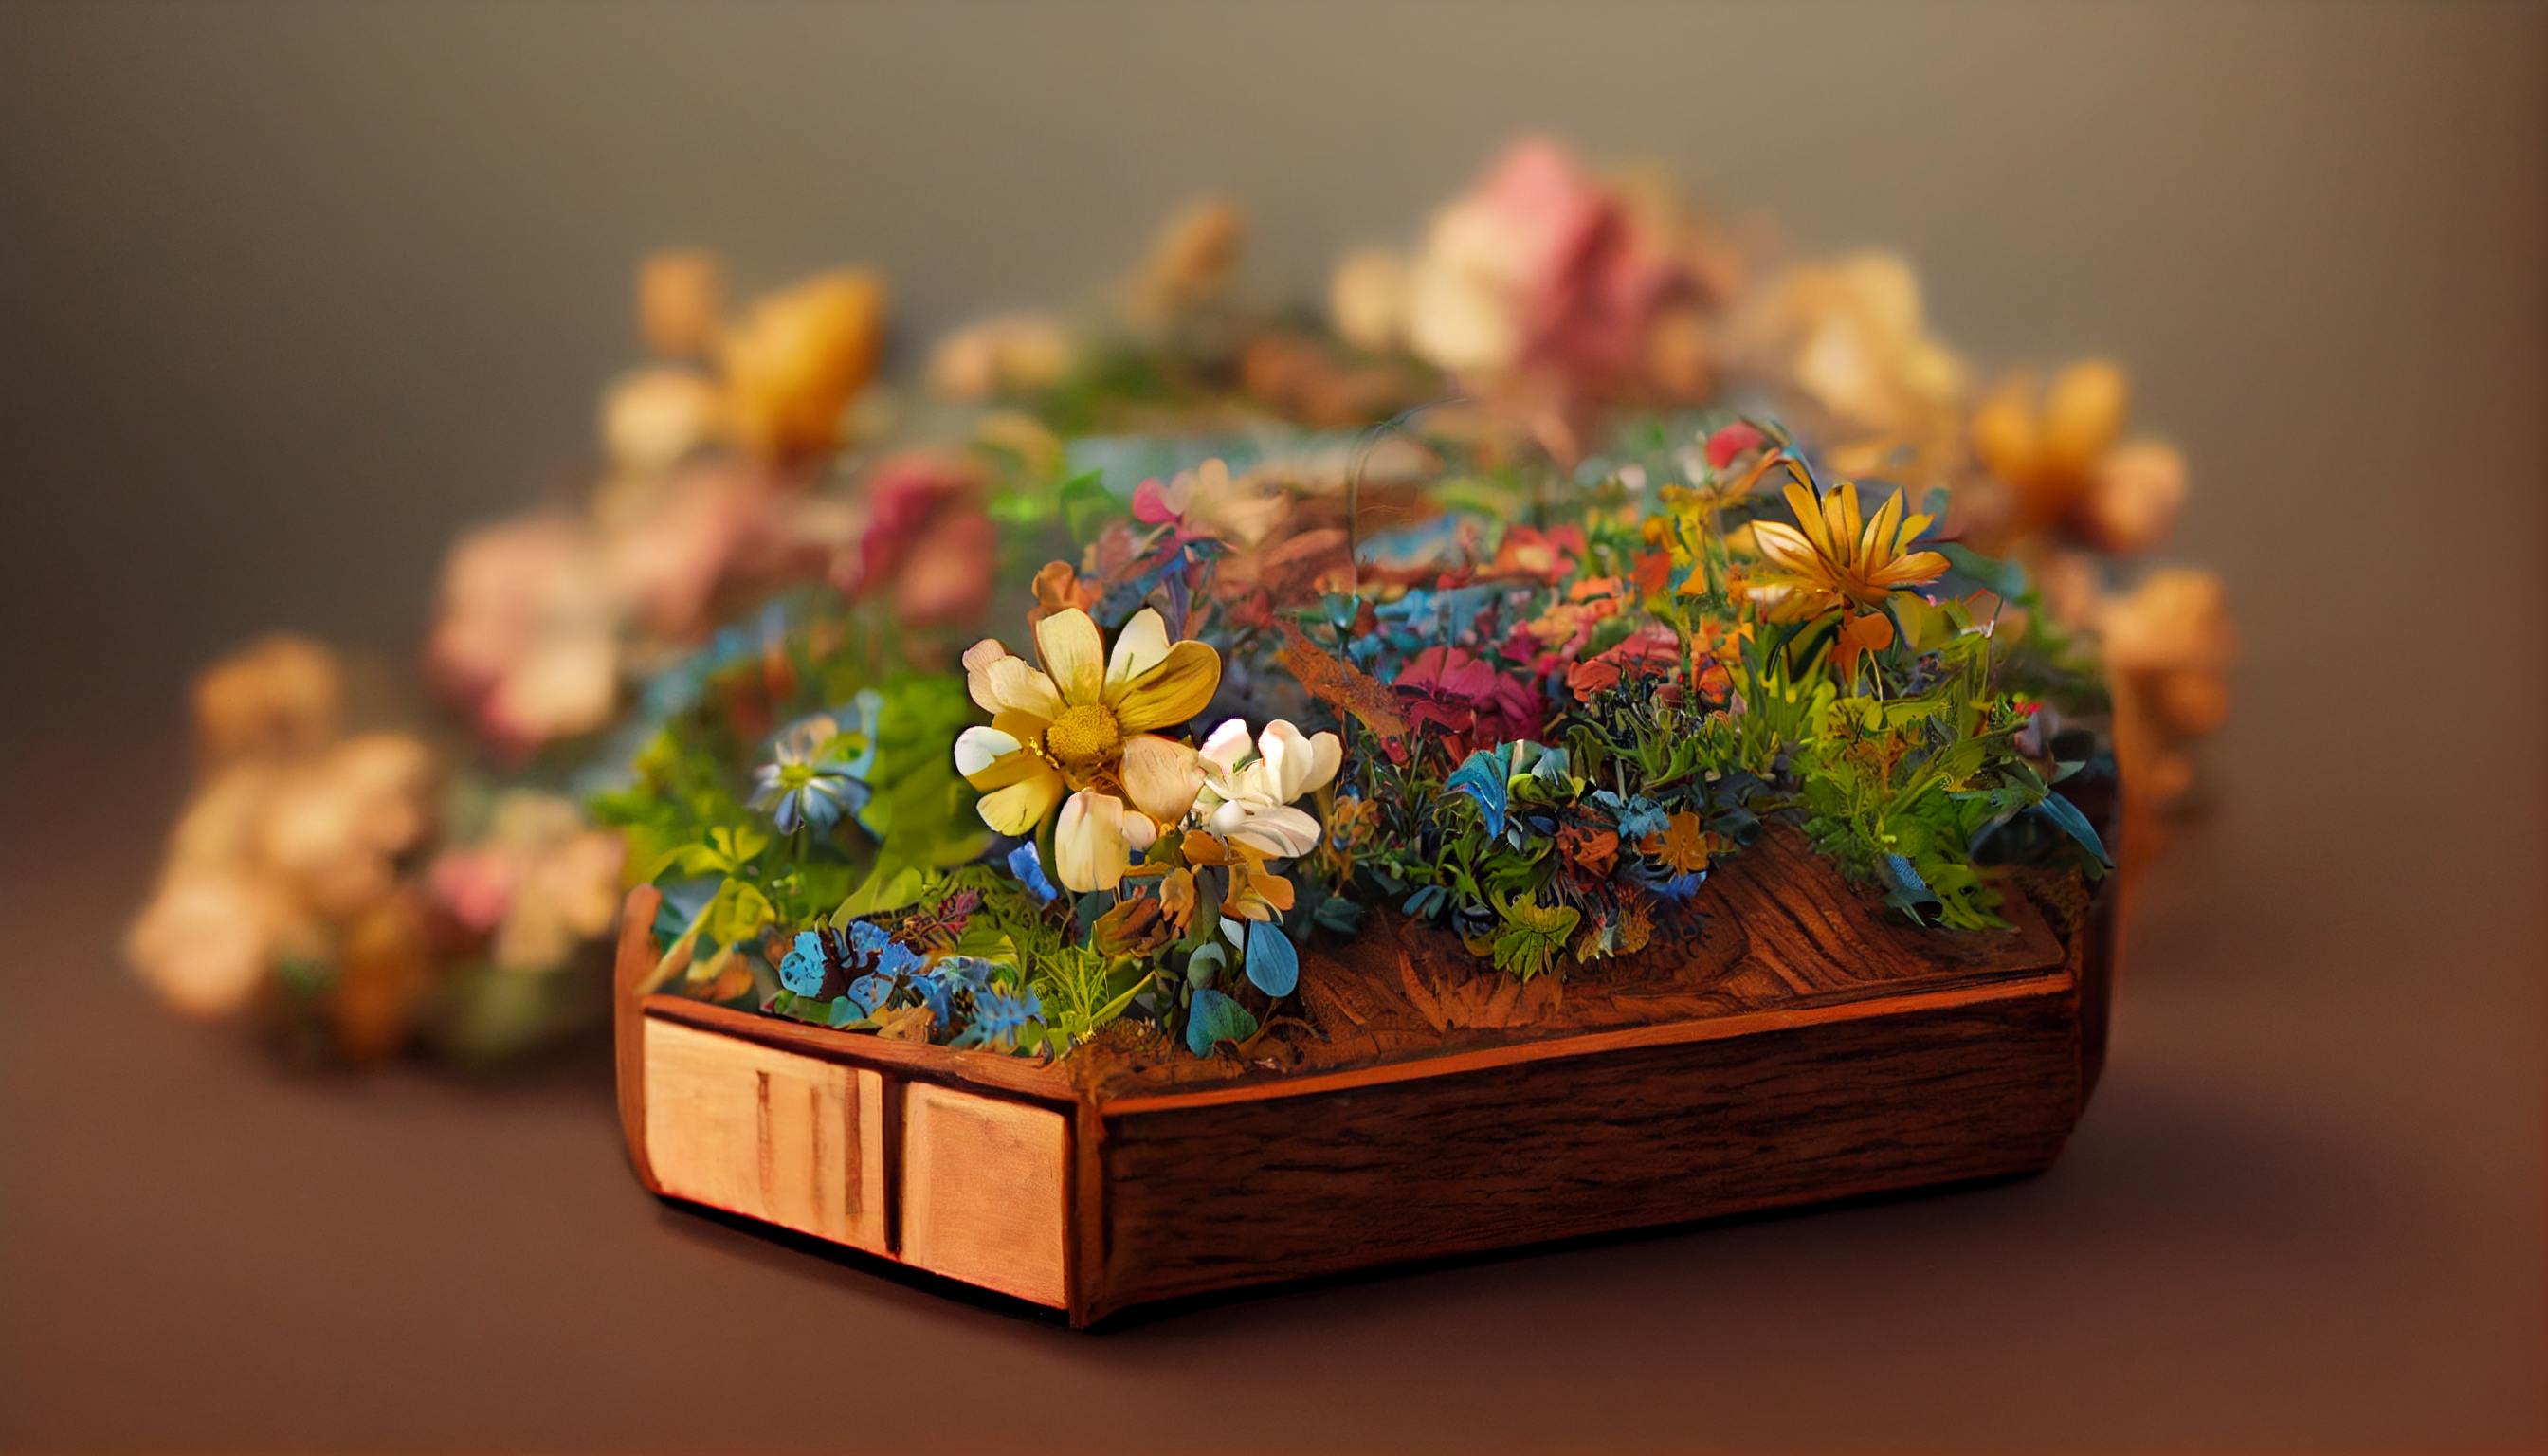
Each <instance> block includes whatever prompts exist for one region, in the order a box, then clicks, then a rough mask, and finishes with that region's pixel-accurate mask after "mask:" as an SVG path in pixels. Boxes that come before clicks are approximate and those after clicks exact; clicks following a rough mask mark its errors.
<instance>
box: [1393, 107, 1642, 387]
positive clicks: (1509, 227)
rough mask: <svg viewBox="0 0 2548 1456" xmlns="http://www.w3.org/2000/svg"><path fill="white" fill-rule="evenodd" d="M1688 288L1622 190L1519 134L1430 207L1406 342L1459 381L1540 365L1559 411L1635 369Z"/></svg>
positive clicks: (1560, 151) (1530, 371)
mask: <svg viewBox="0 0 2548 1456" xmlns="http://www.w3.org/2000/svg"><path fill="white" fill-rule="evenodd" d="M1689 286H1690V280H1689V278H1688V277H1687V272H1686V269H1685V268H1684V267H1683V265H1682V264H1681V263H1680V262H1679V261H1678V260H1677V259H1675V258H1674V257H1673V256H1672V255H1671V251H1670V249H1669V247H1668V246H1667V245H1666V243H1665V242H1664V240H1662V239H1659V238H1656V237H1653V236H1650V235H1649V234H1648V232H1647V230H1646V229H1645V228H1644V227H1640V225H1639V220H1638V217H1637V215H1636V213H1635V212H1633V211H1632V210H1631V209H1630V208H1629V207H1628V205H1627V203H1626V201H1625V199H1624V198H1622V197H1621V196H1620V195H1618V194H1617V193H1615V192H1612V191H1610V190H1607V189H1604V188H1602V187H1600V186H1598V185H1597V184H1595V183H1594V182H1593V181H1592V179H1591V178H1589V177H1587V176H1586V175H1585V174H1584V171H1583V169H1582V167H1580V166H1579V165H1578V164H1577V163H1576V160H1575V158H1574V157H1573V156H1571V155H1569V154H1568V153H1567V152H1566V150H1565V149H1564V148H1562V147H1560V146H1558V145H1557V144H1556V143H1554V142H1551V141H1546V140H1539V139H1533V140H1525V141H1521V142H1518V143H1516V144H1515V145H1514V146H1513V147H1512V149H1511V150H1509V151H1507V152H1505V153H1504V155H1503V158H1502V160H1501V161H1499V162H1498V163H1497V164H1496V166H1495V168H1494V169H1493V170H1491V171H1490V172H1489V173H1488V174H1487V176H1486V177H1485V179H1484V180H1482V181H1481V182H1480V183H1479V184H1478V186H1477V187H1476V189H1475V190H1473V191H1471V192H1470V193H1469V194H1468V195H1467V196H1466V197H1463V198H1461V199H1460V200H1459V201H1457V202H1454V203H1453V204H1451V205H1450V206H1449V207H1447V208H1445V209H1444V210H1443V211H1442V212H1441V213H1440V214H1438V215H1437V216H1436V217H1435V218H1434V220H1433V227H1432V231H1431V233H1430V234H1429V235H1428V236H1427V238H1426V241H1425V246H1424V250H1423V252H1422V253H1421V254H1420V255H1418V257H1417V258H1416V260H1415V264H1414V268H1413V270H1412V273H1411V275H1410V284H1409V300H1408V334H1409V340H1410V343H1411V344H1412V346H1413V347H1414V350H1415V352H1416V353H1418V354H1420V355H1422V356H1423V357H1424V358H1426V359H1428V360H1430V361H1432V362H1433V363H1435V364H1437V365H1439V366H1440V367H1442V368H1443V369H1446V370H1448V371H1450V372H1452V373H1454V374H1457V375H1460V376H1462V378H1463V380H1464V381H1466V382H1469V383H1472V384H1478V383H1481V382H1487V381H1493V380H1495V379H1497V378H1500V377H1501V378H1505V379H1507V380H1510V379H1514V378H1517V377H1519V376H1524V375H1535V376H1541V377H1542V378H1543V379H1544V380H1545V381H1546V382H1547V383H1550V384H1553V385H1554V387H1555V391H1556V393H1557V394H1558V395H1559V396H1560V397H1561V399H1560V402H1559V408H1560V409H1561V410H1562V411H1572V410H1575V409H1581V408H1583V407H1584V406H1585V405H1586V404H1587V403H1588V402H1589V401H1591V400H1593V399H1597V398H1598V397H1601V396H1605V395H1608V394H1611V393H1614V392H1616V391H1618V390H1619V389H1621V388H1622V387H1624V386H1626V385H1627V384H1629V383H1631V382H1632V381H1633V380H1634V379H1635V377H1636V376H1637V374H1638V372H1639V371H1640V370H1641V368H1642V367H1643V365H1644V363H1645V350H1646V342H1647V330H1648V328H1649V326H1650V325H1651V324H1652V323H1653V322H1654V321H1655V319H1656V318H1657V317H1658V316H1659V315H1660V314H1661V313H1662V312H1663V310H1664V308H1665V306H1666V305H1668V304H1670V303H1672V302H1674V301H1675V300H1676V298H1678V297H1679V296H1680V295H1682V294H1683V293H1685V292H1686V291H1687V290H1688V288H1689Z"/></svg>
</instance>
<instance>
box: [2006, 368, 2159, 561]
mask: <svg viewBox="0 0 2548 1456" xmlns="http://www.w3.org/2000/svg"><path fill="white" fill-rule="evenodd" d="M2131 405H2132V383H2131V381H2130V380H2129V379H2128V378H2127V377H2126V376H2125V374H2124V371H2123V369H2122V368H2121V367H2120V366H2118V365H2116V364H2115V363H2113V362H2112V361H2110V360H2105V359H2088V360H2083V361H2081V362H2079V363H2076V364H2073V365H2071V366H2070V367H2069V368H2067V369H2064V370H2062V371H2061V372H2060V373H2059V374H2057V375H2055V376H2053V379H2052V383H2051V385H2050V386H2049V387H2048V388H2044V389H2041V390H2040V391H2039V388H2038V384H2037V381H2036V379H2035V378H2034V377H2033V376H2032V375H2029V374H2026V373H2023V372H2021V373H2018V374H2014V375H2011V376H2010V377H2009V378H2007V379H2005V380H2002V381H2001V382H2000V384H1999V385H1998V386H1997V387H1996V388H1994V389H1993V390H1992V391H1991V393H1990V394H1989V396H1988V397H1987V398H1985V399H1984V400H1983V401H1982V403H1981V404H1980V406H1979V407H1978V408H1976V409H1974V411H1973V421H1972V437H1973V453H1974V455H1976V456H1978V457H1979V458H1980V460H1981V463H1982V466H1983V468H1984V469H1986V470H1988V471H1989V472H1990V473H1991V474H1992V475H1993V476H1995V477H1997V478H1998V479H1999V480H2000V481H2001V482H2002V483H2004V484H2005V485H2007V486H2008V488H2009V490H2010V491H2011V493H2012V494H2013V497H2014V499H2013V500H2012V501H2011V503H2010V510H2009V514H2008V519H2007V522H2006V525H2005V531H2006V534H2007V536H2008V537H2009V538H2010V539H2011V540H2012V542H2014V541H2023V540H2028V539H2032V538H2034V537H2037V536H2041V535H2043V534H2044V533H2046V532H2047V531H2052V530H2058V529H2067V530H2070V531H2073V532H2076V533H2077V534H2079V535H2081V536H2084V537H2086V538H2087V539H2088V540H2089V541H2091V542H2092V543H2094V544H2095V545H2097V546H2099V547H2100V548H2102V549H2104V550H2108V551H2114V552H2122V553H2132V552H2138V551H2145V550H2147V549H2148V548H2150V547H2152V546H2154V545H2157V544H2158V542H2159V541H2160V540H2161V539H2163V538H2164V537H2165V536H2166V535H2167V532H2168V530H2169V528H2170V527H2171V526H2173V525H2174V524H2175V521H2176V512H2177V510H2178V508H2179V507H2181V506H2182V505H2183V504H2184V503H2185V497H2186V476H2185V460H2184V457H2182V456H2180V455H2179V454H2178V453H2177V452H2176V450H2175V448H2174V447H2173V446H2170V445H2167V444H2163V443H2161V442H2159V441H2156V440H2133V441H2130V442H2127V443H2125V444H2123V445H2121V446H2120V447H2119V446H2118V445H2117V443H2116V441H2117V438H2118V437H2119V436H2120V435H2121V434H2122V433H2123V428H2124V418H2125V415H2126V413H2127V412H2128V411H2129V410H2130V409H2131Z"/></svg>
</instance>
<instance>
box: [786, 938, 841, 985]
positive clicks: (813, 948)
mask: <svg viewBox="0 0 2548 1456" xmlns="http://www.w3.org/2000/svg"><path fill="white" fill-rule="evenodd" d="M831 969H832V967H831V961H830V959H829V958H828V957H827V956H824V954H823V938H822V937H821V936H818V935H816V934H814V933H813V932H812V931H810V930H809V931H801V932H799V933H798V934H797V937H796V946H795V949H793V950H791V951H789V952H788V953H787V958H785V959H783V960H781V961H779V962H778V983H779V984H780V985H782V986H785V987H786V988H787V989H788V990H790V991H793V992H795V993H796V994H797V995H799V996H819V995H821V994H823V980H824V978H825V977H826V976H828V975H830V974H831Z"/></svg>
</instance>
